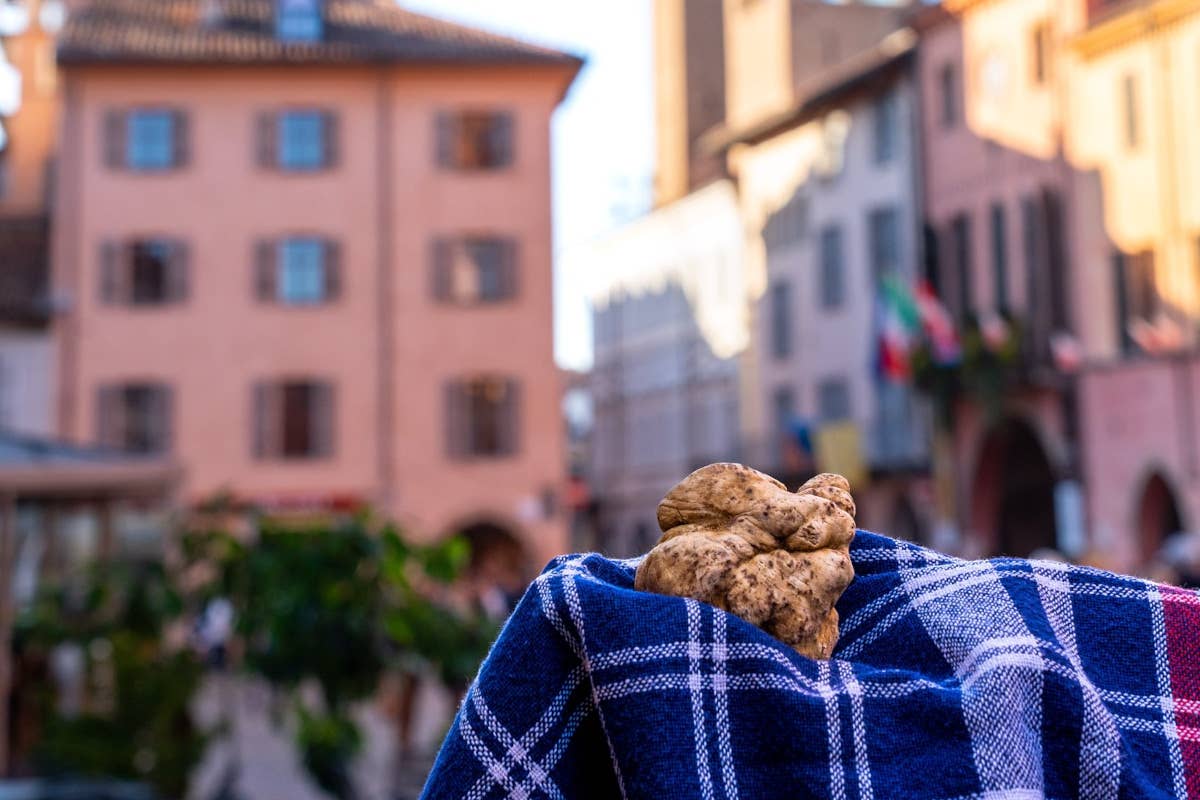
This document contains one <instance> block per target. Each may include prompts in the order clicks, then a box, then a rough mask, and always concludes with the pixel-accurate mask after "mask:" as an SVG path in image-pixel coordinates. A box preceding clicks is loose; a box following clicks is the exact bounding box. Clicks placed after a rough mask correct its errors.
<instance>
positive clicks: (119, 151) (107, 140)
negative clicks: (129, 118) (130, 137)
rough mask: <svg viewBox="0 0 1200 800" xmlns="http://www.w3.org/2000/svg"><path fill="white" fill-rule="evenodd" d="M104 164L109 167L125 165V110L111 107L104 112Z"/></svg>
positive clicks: (115, 167)
mask: <svg viewBox="0 0 1200 800" xmlns="http://www.w3.org/2000/svg"><path fill="white" fill-rule="evenodd" d="M102 145H103V150H104V164H105V166H107V167H108V168H109V169H122V168H123V167H124V166H125V112H124V111H121V110H119V109H115V108H110V109H108V110H107V111H105V112H104V131H103V142H102Z"/></svg>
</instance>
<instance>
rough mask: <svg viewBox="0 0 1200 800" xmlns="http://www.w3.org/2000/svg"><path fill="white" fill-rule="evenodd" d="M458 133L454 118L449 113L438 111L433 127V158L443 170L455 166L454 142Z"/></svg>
mask: <svg viewBox="0 0 1200 800" xmlns="http://www.w3.org/2000/svg"><path fill="white" fill-rule="evenodd" d="M457 132H458V126H457V124H456V117H455V115H454V114H452V113H451V112H449V111H439V112H438V114H437V121H436V124H435V126H434V136H433V138H434V148H435V149H434V158H435V159H436V160H437V165H438V166H439V167H443V168H445V169H453V168H454V167H456V166H457V164H455V160H454V143H455V142H454V140H455V138H456V134H457Z"/></svg>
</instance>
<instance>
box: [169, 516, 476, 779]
mask: <svg viewBox="0 0 1200 800" xmlns="http://www.w3.org/2000/svg"><path fill="white" fill-rule="evenodd" d="M184 553H185V556H186V558H187V560H188V561H189V562H191V563H193V564H195V563H200V562H207V563H208V564H210V565H212V566H214V567H215V569H214V570H212V574H211V579H210V580H209V581H208V582H207V583H206V584H204V585H202V586H200V587H198V588H197V591H196V594H195V597H196V598H198V599H200V598H207V597H212V596H217V595H223V596H226V597H228V598H229V599H230V600H231V601H232V602H233V604H234V606H235V608H237V609H238V621H237V632H238V635H239V637H240V638H241V640H242V641H243V642H244V644H245V667H246V668H247V669H249V670H250V671H252V672H254V673H256V674H258V675H259V676H261V677H262V678H264V679H265V680H267V681H268V682H270V683H271V684H272V685H273V686H275V687H276V688H277V689H280V690H282V691H284V692H285V693H288V694H290V695H291V696H292V699H293V702H292V703H291V706H292V707H293V708H294V709H295V714H296V720H297V734H296V747H297V750H298V752H299V753H300V755H301V760H302V762H303V764H304V766H305V769H306V770H307V771H308V773H309V775H310V777H311V778H312V779H313V782H314V783H316V785H318V786H320V787H321V788H322V789H323V790H324V791H325V792H327V793H329V794H330V795H331V796H333V797H337V798H349V797H353V796H354V787H353V784H352V781H351V778H350V769H349V764H350V761H351V760H352V758H353V756H354V755H355V754H356V753H357V752H358V749H359V745H360V734H359V732H358V729H357V727H356V726H355V724H354V722H353V720H352V718H351V717H350V705H351V704H352V703H353V702H354V701H356V700H360V699H363V698H365V697H368V696H370V695H371V694H373V693H374V692H375V690H376V689H377V687H378V686H379V683H380V678H381V677H382V675H383V672H384V670H385V669H387V668H388V667H391V666H400V667H411V666H412V665H413V664H414V663H424V664H429V665H431V666H432V667H433V668H434V669H435V670H436V671H437V672H438V674H439V675H440V676H442V678H443V680H445V681H446V682H447V683H448V684H450V685H453V686H458V685H463V684H465V683H466V682H467V681H469V680H470V678H471V676H473V675H474V672H475V670H476V669H477V668H478V665H479V662H480V661H481V660H482V658H483V657H484V656H485V655H486V654H487V648H488V646H489V645H490V643H491V641H492V639H493V638H494V637H495V634H496V632H497V631H496V627H495V625H494V624H491V623H488V622H487V621H485V620H484V619H483V618H482V616H479V615H475V614H467V613H463V612H461V611H457V610H455V609H453V608H452V607H451V606H450V605H449V604H447V603H444V602H440V601H438V600H435V599H434V596H435V595H437V594H438V593H439V591H440V592H442V593H444V590H445V588H446V587H448V586H449V585H450V584H452V583H453V582H454V581H455V580H457V579H458V578H459V576H460V575H461V574H462V571H463V569H464V568H465V567H466V565H467V563H468V561H469V560H470V548H469V546H468V544H467V542H466V541H465V540H463V539H461V538H457V537H455V538H451V539H448V540H446V541H444V542H440V543H438V544H433V545H418V544H414V543H411V542H408V541H406V540H405V539H404V538H403V537H402V536H401V535H400V534H399V532H398V531H396V530H395V529H394V528H392V527H390V526H387V527H383V528H382V529H374V528H372V526H371V525H370V522H369V520H368V519H367V518H366V517H359V518H355V519H352V520H348V521H345V522H342V523H338V524H333V525H308V526H304V527H297V526H295V525H293V526H284V525H279V524H270V523H264V524H262V525H261V526H260V527H259V531H258V537H257V541H255V542H253V543H242V542H239V541H237V540H235V539H234V538H233V537H231V536H229V535H227V534H225V533H221V532H204V533H195V534H191V535H189V536H188V537H187V538H186V539H185V541H184ZM310 681H311V682H313V683H315V684H316V686H317V687H319V689H320V700H319V703H318V705H317V707H315V708H314V707H310V706H306V705H304V704H303V703H301V702H300V700H299V693H298V691H297V690H298V689H299V688H300V687H301V686H302V685H303V684H305V683H306V682H310Z"/></svg>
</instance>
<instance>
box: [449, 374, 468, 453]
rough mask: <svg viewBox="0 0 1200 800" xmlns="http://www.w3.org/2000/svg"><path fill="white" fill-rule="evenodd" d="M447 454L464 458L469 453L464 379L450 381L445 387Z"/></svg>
mask: <svg viewBox="0 0 1200 800" xmlns="http://www.w3.org/2000/svg"><path fill="white" fill-rule="evenodd" d="M445 395H446V396H445V405H446V407H445V409H444V413H445V420H446V455H447V456H449V457H450V458H464V457H466V456H467V454H468V444H469V443H468V437H467V433H468V425H469V423H470V420H469V419H468V412H467V391H466V385H465V384H464V383H463V382H462V381H448V382H447V383H446V388H445Z"/></svg>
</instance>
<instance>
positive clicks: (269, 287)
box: [254, 239, 277, 303]
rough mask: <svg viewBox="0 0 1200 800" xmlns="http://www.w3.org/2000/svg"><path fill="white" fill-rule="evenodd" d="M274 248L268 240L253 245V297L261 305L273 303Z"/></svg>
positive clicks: (273, 244) (275, 268) (261, 240)
mask: <svg viewBox="0 0 1200 800" xmlns="http://www.w3.org/2000/svg"><path fill="white" fill-rule="evenodd" d="M276 270H277V267H276V247H275V242H274V241H272V240H270V239H260V240H259V241H257V242H255V243H254V296H255V298H257V299H258V300H259V302H263V303H271V302H274V301H275V274H276Z"/></svg>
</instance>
